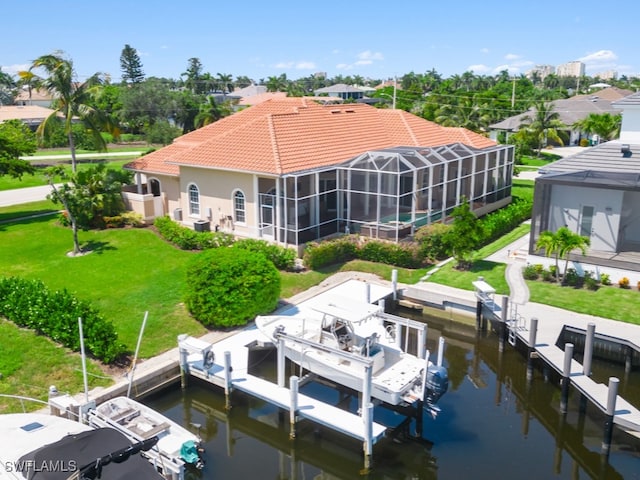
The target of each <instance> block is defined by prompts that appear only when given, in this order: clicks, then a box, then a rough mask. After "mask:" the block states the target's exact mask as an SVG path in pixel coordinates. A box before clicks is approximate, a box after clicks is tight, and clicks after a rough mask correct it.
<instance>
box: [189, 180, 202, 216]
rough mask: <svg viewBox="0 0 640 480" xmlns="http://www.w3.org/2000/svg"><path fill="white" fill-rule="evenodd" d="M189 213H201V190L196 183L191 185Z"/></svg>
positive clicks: (194, 214)
mask: <svg viewBox="0 0 640 480" xmlns="http://www.w3.org/2000/svg"><path fill="white" fill-rule="evenodd" d="M189 215H193V216H196V215H200V190H198V186H197V185H196V184H194V183H192V184H191V185H189Z"/></svg>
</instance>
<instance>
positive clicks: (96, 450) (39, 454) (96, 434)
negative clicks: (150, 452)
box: [18, 428, 163, 480]
mask: <svg viewBox="0 0 640 480" xmlns="http://www.w3.org/2000/svg"><path fill="white" fill-rule="evenodd" d="M156 441H157V439H156ZM133 445H136V444H133ZM131 447H132V443H131V441H129V439H127V437H125V436H124V435H123V434H122V433H120V432H119V431H117V430H115V429H113V428H99V429H95V430H89V431H86V432H82V433H78V434H73V435H67V436H66V437H63V438H62V439H60V440H58V441H57V442H55V443H51V444H49V445H45V446H43V447H40V448H38V449H37V450H34V451H33V452H30V453H27V454H26V455H23V456H22V457H21V458H20V460H19V461H18V464H19V465H21V467H22V468H21V470H22V472H23V473H22V474H23V475H24V477H25V478H26V479H27V480H67V479H68V478H78V477H77V476H75V475H74V474H76V475H77V473H78V470H81V469H82V470H83V471H84V470H85V469H84V468H83V467H86V466H88V465H95V464H96V463H99V464H100V465H101V466H99V467H98V472H97V474H96V471H95V469H86V470H87V476H84V477H83V476H81V477H79V478H91V479H93V478H101V479H105V480H120V479H122V480H124V479H136V480H159V479H162V478H163V477H162V476H161V475H160V474H159V473H158V472H157V471H156V469H155V468H154V467H153V465H151V463H149V461H148V460H147V459H145V458H143V457H142V456H141V455H140V453H139V451H140V448H139V447H138V448H133V449H132V448H131ZM146 449H148V448H143V450H146ZM134 451H135V453H132V452H134ZM99 459H102V461H100V462H98V460H99Z"/></svg>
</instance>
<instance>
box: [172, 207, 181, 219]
mask: <svg viewBox="0 0 640 480" xmlns="http://www.w3.org/2000/svg"><path fill="white" fill-rule="evenodd" d="M173 219H174V220H175V221H177V222H181V221H182V209H181V208H176V209H175V210H174V211H173Z"/></svg>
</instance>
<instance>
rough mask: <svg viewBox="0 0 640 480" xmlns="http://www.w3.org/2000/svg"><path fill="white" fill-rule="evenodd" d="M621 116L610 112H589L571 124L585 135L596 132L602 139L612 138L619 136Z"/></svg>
mask: <svg viewBox="0 0 640 480" xmlns="http://www.w3.org/2000/svg"><path fill="white" fill-rule="evenodd" d="M621 123H622V116H621V115H620V114H617V115H612V114H611V113H590V114H589V115H587V116H586V117H585V118H583V119H581V120H578V121H577V122H575V123H574V124H573V128H575V129H579V130H580V131H582V132H584V133H586V134H587V135H593V134H596V135H598V136H599V137H600V139H602V140H603V141H608V140H613V139H614V138H618V137H619V136H620V124H621Z"/></svg>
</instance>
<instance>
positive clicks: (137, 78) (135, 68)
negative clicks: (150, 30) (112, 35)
mask: <svg viewBox="0 0 640 480" xmlns="http://www.w3.org/2000/svg"><path fill="white" fill-rule="evenodd" d="M120 69H121V70H122V82H123V83H140V82H142V81H144V72H143V71H142V61H141V60H140V55H138V51H137V50H136V49H135V48H133V47H132V46H131V45H129V44H126V45H125V46H124V48H123V49H122V53H121V54H120Z"/></svg>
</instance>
